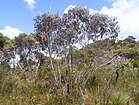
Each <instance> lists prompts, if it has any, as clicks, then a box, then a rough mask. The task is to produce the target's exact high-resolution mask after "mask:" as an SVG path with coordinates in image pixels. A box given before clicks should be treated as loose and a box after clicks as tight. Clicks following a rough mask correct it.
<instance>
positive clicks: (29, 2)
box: [24, 0, 36, 10]
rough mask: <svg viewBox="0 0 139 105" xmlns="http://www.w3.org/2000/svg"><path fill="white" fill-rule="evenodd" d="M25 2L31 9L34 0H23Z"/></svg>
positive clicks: (33, 5) (34, 2)
mask: <svg viewBox="0 0 139 105" xmlns="http://www.w3.org/2000/svg"><path fill="white" fill-rule="evenodd" d="M24 2H26V3H27V5H28V7H29V8H30V9H31V10H32V9H34V7H35V4H36V1H35V0H24Z"/></svg>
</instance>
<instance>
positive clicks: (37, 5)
mask: <svg viewBox="0 0 139 105" xmlns="http://www.w3.org/2000/svg"><path fill="white" fill-rule="evenodd" d="M74 6H87V7H88V8H90V11H94V10H95V11H99V12H102V13H104V14H108V15H109V16H114V17H117V18H118V21H119V25H120V27H121V33H120V35H119V38H122V39H123V38H125V37H127V36H129V35H132V36H134V37H136V38H137V39H139V29H138V27H139V26H138V25H139V0H1V6H0V13H1V14H0V15H1V16H0V32H2V33H3V34H4V35H7V36H9V37H10V38H14V37H15V36H18V35H19V33H22V32H25V33H31V32H34V27H33V26H34V21H33V18H35V16H36V15H38V14H40V13H45V12H46V13H47V12H49V11H51V12H52V13H57V12H58V13H59V14H61V15H62V14H63V13H64V11H65V9H66V8H69V7H74Z"/></svg>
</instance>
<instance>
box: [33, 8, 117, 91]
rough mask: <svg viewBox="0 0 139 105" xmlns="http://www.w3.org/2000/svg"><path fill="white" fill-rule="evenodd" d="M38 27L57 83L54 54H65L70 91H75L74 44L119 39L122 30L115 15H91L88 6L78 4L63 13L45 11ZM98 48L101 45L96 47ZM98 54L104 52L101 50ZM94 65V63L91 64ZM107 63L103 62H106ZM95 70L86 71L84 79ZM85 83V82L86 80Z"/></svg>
mask: <svg viewBox="0 0 139 105" xmlns="http://www.w3.org/2000/svg"><path fill="white" fill-rule="evenodd" d="M34 20H35V29H36V34H37V37H38V40H39V42H40V44H41V47H42V50H44V51H45V52H46V55H49V57H50V64H51V68H52V69H53V71H54V77H55V81H56V83H57V84H58V78H57V76H56V72H55V71H56V69H55V64H54V63H53V58H54V56H53V55H54V54H56V55H60V54H61V53H64V55H65V56H64V57H63V56H61V57H63V58H65V61H66V62H65V64H66V65H63V66H64V67H66V82H67V84H68V86H67V92H68V94H71V92H72V80H73V52H74V51H75V49H74V48H75V45H76V44H78V45H79V46H82V45H84V43H86V42H87V41H88V42H89V41H92V42H93V43H95V42H96V41H99V40H104V39H105V38H110V39H114V40H115V39H116V38H117V36H118V33H119V26H118V22H117V19H116V18H112V17H108V16H107V15H103V14H101V13H98V12H94V14H90V11H89V9H88V8H85V7H75V8H72V9H69V10H68V11H67V13H64V15H63V16H61V17H60V16H59V15H58V14H50V13H45V14H42V15H39V16H37V17H36V18H35V19H34ZM96 48H99V45H98V46H96ZM97 53H98V56H99V55H100V56H101V54H100V53H99V52H97ZM91 59H92V60H91V62H90V64H89V65H88V68H89V69H91V68H92V62H93V61H94V60H93V59H94V58H91ZM90 65H91V66H90ZM103 65H104V64H103ZM91 72H92V70H88V71H87V72H86V73H85V76H84V77H85V78H86V79H85V80H83V81H87V80H88V78H89V77H90V74H91ZM84 84H86V82H84Z"/></svg>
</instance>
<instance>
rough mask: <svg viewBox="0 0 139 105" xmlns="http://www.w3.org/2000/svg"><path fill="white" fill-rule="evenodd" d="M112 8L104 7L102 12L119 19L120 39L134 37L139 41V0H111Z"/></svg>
mask: <svg viewBox="0 0 139 105" xmlns="http://www.w3.org/2000/svg"><path fill="white" fill-rule="evenodd" d="M109 1H110V2H112V7H111V8H108V7H106V6H103V7H102V9H101V12H102V13H104V14H108V15H109V16H114V17H117V18H118V22H119V25H120V27H121V33H120V36H119V38H125V37H127V36H129V35H133V36H134V37H136V38H137V39H139V29H138V27H139V19H138V18H139V0H109Z"/></svg>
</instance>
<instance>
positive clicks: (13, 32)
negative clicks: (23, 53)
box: [0, 26, 23, 38]
mask: <svg viewBox="0 0 139 105" xmlns="http://www.w3.org/2000/svg"><path fill="white" fill-rule="evenodd" d="M0 32H1V33H2V34H3V35H5V36H8V37H9V38H14V37H15V36H18V35H19V34H20V33H23V32H21V31H20V30H19V29H17V28H12V27H11V26H5V27H4V29H2V30H0Z"/></svg>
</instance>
